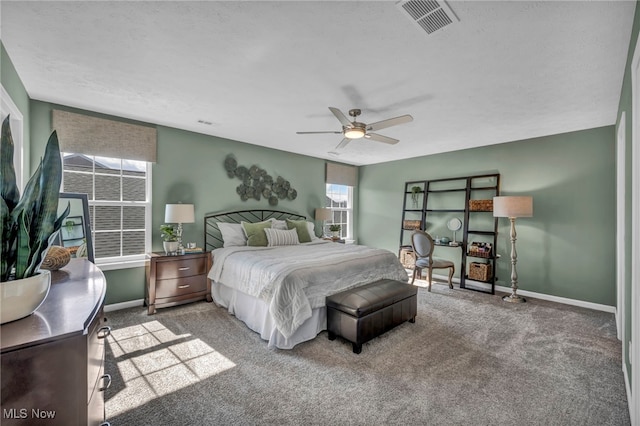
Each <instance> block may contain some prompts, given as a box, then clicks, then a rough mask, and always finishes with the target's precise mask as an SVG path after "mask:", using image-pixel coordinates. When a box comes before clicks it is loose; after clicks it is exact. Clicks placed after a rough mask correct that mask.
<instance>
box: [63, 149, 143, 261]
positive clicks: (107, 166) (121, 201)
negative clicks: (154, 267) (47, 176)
mask: <svg viewBox="0 0 640 426" xmlns="http://www.w3.org/2000/svg"><path fill="white" fill-rule="evenodd" d="M62 157H63V183H62V186H63V188H64V192H80V193H86V194H88V199H89V210H90V215H91V224H92V237H93V242H94V250H95V258H96V263H98V264H99V263H112V262H116V261H117V262H123V261H134V260H142V259H144V255H145V253H147V252H148V251H150V247H151V234H150V223H151V220H150V218H151V196H150V191H151V190H150V188H151V173H150V172H151V167H149V166H150V163H147V162H145V161H135V160H125V159H120V158H109V157H100V156H93V155H86V154H75V153H63V155H62Z"/></svg>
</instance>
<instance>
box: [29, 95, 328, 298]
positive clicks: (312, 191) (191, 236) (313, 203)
mask: <svg viewBox="0 0 640 426" xmlns="http://www.w3.org/2000/svg"><path fill="white" fill-rule="evenodd" d="M53 108H59V109H65V110H68V111H74V112H80V113H84V114H89V115H94V116H99V117H103V118H110V119H117V120H123V119H119V118H116V117H109V116H104V115H101V114H96V113H92V112H88V111H81V110H76V109H73V108H68V107H64V106H59V105H53V104H49V103H46V102H39V101H31V125H32V135H33V142H32V149H33V151H34V152H42V151H43V150H44V145H45V143H46V140H47V138H48V135H49V133H50V132H51V110H52V109H53ZM123 121H127V122H130V121H129V120H123ZM157 129H158V162H157V163H156V164H154V165H153V167H152V230H153V238H152V249H153V250H154V251H161V250H162V241H161V239H160V232H159V231H156V230H158V228H159V227H160V225H161V224H162V223H163V221H164V208H165V204H167V203H177V202H183V203H193V204H194V206H195V214H196V223H193V224H185V225H184V237H183V239H184V241H195V242H197V243H198V244H199V245H200V246H202V244H203V243H204V237H203V233H204V229H203V228H204V225H203V220H202V218H203V216H204V214H205V213H207V212H216V211H227V210H239V209H245V208H246V209H252V208H265V209H266V208H270V206H269V205H268V203H267V201H266V200H264V199H263V200H261V201H255V200H251V201H246V202H242V201H241V200H240V198H239V197H238V194H236V186H238V184H239V183H240V181H239V180H238V179H229V178H228V177H227V174H226V171H225V170H224V166H223V162H224V159H225V157H226V156H227V155H228V154H234V155H235V157H236V159H237V160H238V164H241V165H246V166H251V165H253V164H256V165H258V166H260V167H262V168H264V169H265V170H267V172H269V173H270V174H271V175H273V176H282V177H284V178H285V179H287V180H289V181H290V182H291V184H292V186H293V187H294V188H296V190H297V191H298V197H297V198H296V199H295V200H293V201H289V200H280V202H279V204H278V206H277V209H282V210H287V211H293V212H297V213H300V214H304V215H306V216H307V217H310V218H312V217H313V212H314V209H315V208H316V207H320V206H322V205H323V204H324V197H325V183H324V164H325V162H324V160H320V159H317V158H311V157H307V156H302V155H297V154H291V153H288V152H283V151H278V150H274V149H268V148H263V147H259V146H256V145H251V144H247V143H242V142H236V141H232V140H228V139H221V138H216V137H212V136H206V135H202V134H197V133H192V132H188V131H183V130H178V129H174V128H169V127H162V126H158V128H157ZM32 163H33V161H32ZM32 167H34V165H33V164H32ZM105 276H106V278H107V283H108V286H107V296H106V303H107V304H110V303H118V302H124V301H129V300H135V299H141V298H143V297H144V268H130V269H123V270H116V271H105Z"/></svg>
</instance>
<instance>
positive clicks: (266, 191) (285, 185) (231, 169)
mask: <svg viewBox="0 0 640 426" xmlns="http://www.w3.org/2000/svg"><path fill="white" fill-rule="evenodd" d="M224 168H225V170H226V171H227V176H229V178H230V179H233V178H238V179H240V180H241V181H242V183H241V184H240V185H238V186H237V187H236V192H237V193H238V195H239V196H240V199H241V200H242V201H247V200H249V199H254V200H257V201H260V199H262V198H264V199H266V200H267V201H268V202H269V205H270V206H276V205H278V200H295V199H296V197H297V196H298V191H296V190H295V188H294V187H293V186H291V183H289V181H288V180H286V179H285V178H283V177H282V176H278V177H276V178H275V179H274V178H273V176H271V175H269V174H268V173H267V171H266V170H264V169H261V168H260V167H258V166H256V165H253V166H251V167H249V168H247V167H245V166H239V165H238V162H237V161H236V159H235V158H234V157H233V155H228V156H227V158H225V160H224Z"/></svg>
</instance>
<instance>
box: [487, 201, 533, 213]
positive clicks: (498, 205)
mask: <svg viewBox="0 0 640 426" xmlns="http://www.w3.org/2000/svg"><path fill="white" fill-rule="evenodd" d="M493 216H494V217H531V216H533V197H529V196H518V197H516V196H504V197H493Z"/></svg>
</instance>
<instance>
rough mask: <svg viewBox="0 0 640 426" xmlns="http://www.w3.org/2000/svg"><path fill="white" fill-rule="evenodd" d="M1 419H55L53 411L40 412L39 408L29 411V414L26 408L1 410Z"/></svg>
mask: <svg viewBox="0 0 640 426" xmlns="http://www.w3.org/2000/svg"><path fill="white" fill-rule="evenodd" d="M2 417H3V418H5V419H26V418H32V419H53V418H55V417H56V412H55V410H40V409H39V408H33V409H31V412H29V410H27V409H26V408H20V409H18V408H9V409H6V408H5V409H3V410H2Z"/></svg>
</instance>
